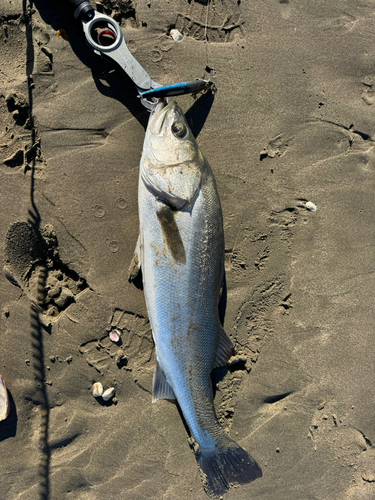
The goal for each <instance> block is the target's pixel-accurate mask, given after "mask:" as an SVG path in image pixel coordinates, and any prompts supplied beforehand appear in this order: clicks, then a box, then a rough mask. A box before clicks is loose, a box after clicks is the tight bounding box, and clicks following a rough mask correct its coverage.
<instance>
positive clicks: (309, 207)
mask: <svg viewBox="0 0 375 500" xmlns="http://www.w3.org/2000/svg"><path fill="white" fill-rule="evenodd" d="M305 207H306V208H307V210H310V212H316V211H317V209H318V207H317V206H316V205H315V203H313V202H312V201H307V202H306V205H305Z"/></svg>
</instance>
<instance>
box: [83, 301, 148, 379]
mask: <svg viewBox="0 0 375 500" xmlns="http://www.w3.org/2000/svg"><path fill="white" fill-rule="evenodd" d="M114 329H116V330H117V331H118V332H120V341H119V342H116V343H114V342H112V340H111V339H110V337H109V333H110V332H111V331H112V330H114ZM153 350H154V346H153V341H152V336H151V328H150V324H149V322H148V320H147V319H146V318H144V317H143V316H140V315H138V314H135V313H133V312H130V311H123V310H121V309H117V308H116V309H115V310H114V312H113V314H112V318H111V320H110V322H109V325H108V328H107V330H106V331H105V332H103V336H102V337H101V338H99V339H93V340H90V341H89V342H86V343H84V344H82V345H81V346H80V348H79V351H80V353H81V354H83V356H84V357H85V359H86V361H87V363H88V365H90V366H92V367H94V368H95V369H96V370H97V371H98V372H99V373H100V374H102V375H103V374H104V373H106V372H107V371H108V370H109V369H110V368H111V367H112V366H115V365H116V364H117V367H118V368H122V367H126V369H128V370H131V371H133V370H135V371H136V372H137V371H138V370H141V369H142V368H143V367H144V365H146V364H147V363H148V362H149V361H150V360H151V357H152V354H153Z"/></svg>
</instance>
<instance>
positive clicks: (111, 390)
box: [102, 387, 116, 401]
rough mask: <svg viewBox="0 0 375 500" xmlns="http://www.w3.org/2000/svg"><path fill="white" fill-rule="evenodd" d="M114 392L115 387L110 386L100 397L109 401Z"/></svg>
mask: <svg viewBox="0 0 375 500" xmlns="http://www.w3.org/2000/svg"><path fill="white" fill-rule="evenodd" d="M115 392H116V389H115V388H114V387H110V388H109V389H107V390H106V391H104V392H103V395H102V398H103V399H104V401H109V400H110V399H112V398H113V396H114V395H115Z"/></svg>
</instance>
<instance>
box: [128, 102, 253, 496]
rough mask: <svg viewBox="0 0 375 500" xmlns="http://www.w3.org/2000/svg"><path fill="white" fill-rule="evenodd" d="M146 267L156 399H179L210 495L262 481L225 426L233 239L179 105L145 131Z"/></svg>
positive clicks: (142, 256) (140, 251) (142, 208)
mask: <svg viewBox="0 0 375 500" xmlns="http://www.w3.org/2000/svg"><path fill="white" fill-rule="evenodd" d="M138 196H139V219H140V237H139V241H138V244H137V249H136V259H137V260H138V261H139V263H140V266H141V268H142V276H143V286H144V293H145V298H146V304H147V309H148V313H149V318H150V323H151V327H152V332H153V338H154V341H155V348H156V357H157V365H156V369H155V373H154V381H153V401H156V400H157V399H160V398H167V399H177V401H178V404H179V406H180V408H181V410H182V413H183V415H184V418H185V420H186V423H187V425H188V427H189V429H190V432H191V435H192V436H193V438H194V439H195V441H196V442H197V443H198V445H199V451H198V453H197V459H198V463H199V465H200V466H201V468H202V470H203V471H204V472H205V473H206V475H207V482H208V485H207V491H208V492H209V493H213V494H221V493H223V492H224V491H226V490H227V489H228V486H229V482H238V483H243V482H249V481H251V480H253V479H256V478H257V477H259V476H260V475H261V470H260V468H259V466H258V465H257V463H256V462H255V461H254V460H253V459H252V457H250V455H248V453H247V452H246V451H245V450H244V449H243V448H241V447H240V446H238V445H237V444H236V443H235V442H234V441H233V440H231V439H230V438H229V436H228V435H227V434H226V433H225V432H224V431H223V429H222V428H221V427H220V425H219V424H218V422H217V419H216V415H215V410H214V404H213V395H212V386H211V380H210V374H211V371H212V369H213V368H214V367H215V366H222V365H224V364H226V362H227V360H228V358H229V356H230V354H231V352H232V349H233V345H232V343H231V341H230V339H229V338H228V337H227V335H226V333H225V332H224V330H223V328H222V326H221V324H220V320H219V314H218V305H219V297H220V289H221V287H222V284H223V278H224V268H223V264H224V232H223V221H222V212H221V206H220V201H219V196H218V193H217V188H216V183H215V179H214V176H213V173H212V170H211V167H210V165H209V164H208V162H207V160H206V159H205V158H204V156H203V155H202V153H201V151H200V149H199V147H198V145H197V143H196V141H195V138H194V137H193V135H192V133H191V131H190V129H189V126H188V124H187V122H186V119H185V116H184V114H183V112H182V111H181V109H180V107H179V106H178V105H177V104H176V103H175V102H173V103H170V104H168V105H165V104H164V103H163V102H161V103H159V104H158V105H157V107H156V109H155V110H154V112H153V113H152V115H151V116H150V120H149V124H148V127H147V130H146V136H145V141H144V148H143V154H142V159H141V167H140V179H139V192H138Z"/></svg>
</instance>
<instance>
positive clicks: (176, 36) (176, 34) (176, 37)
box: [170, 29, 184, 42]
mask: <svg viewBox="0 0 375 500" xmlns="http://www.w3.org/2000/svg"><path fill="white" fill-rule="evenodd" d="M170 34H171V37H172V38H173V40H174V41H175V42H180V41H181V40H182V39H183V37H184V35H183V34H182V33H180V32H179V31H178V30H176V29H173V30H171V33H170Z"/></svg>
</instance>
